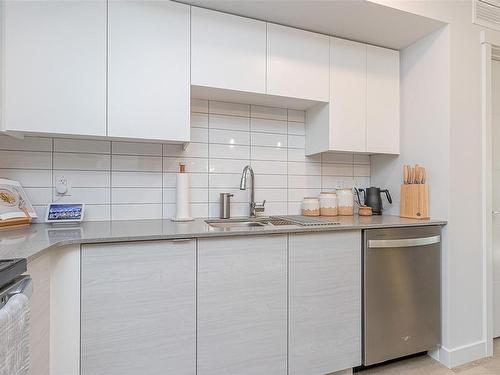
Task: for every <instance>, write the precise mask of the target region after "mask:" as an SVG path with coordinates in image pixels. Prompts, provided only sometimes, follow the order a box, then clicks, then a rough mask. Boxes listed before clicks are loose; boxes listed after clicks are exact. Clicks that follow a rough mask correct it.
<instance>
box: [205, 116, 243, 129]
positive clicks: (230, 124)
mask: <svg viewBox="0 0 500 375" xmlns="http://www.w3.org/2000/svg"><path fill="white" fill-rule="evenodd" d="M208 127H209V128H210V129H225V130H240V131H245V132H247V131H250V119H249V118H248V117H236V116H224V115H213V114H210V115H209V117H208Z"/></svg>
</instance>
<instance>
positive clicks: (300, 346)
mask: <svg viewBox="0 0 500 375" xmlns="http://www.w3.org/2000/svg"><path fill="white" fill-rule="evenodd" d="M360 364H361V233H360V231H342V232H340V231H339V232H328V233H311V234H291V235H290V240H289V370H288V371H289V372H288V373H289V374H290V375H321V374H327V373H331V372H335V371H339V370H343V369H347V368H351V367H355V366H359V365H360Z"/></svg>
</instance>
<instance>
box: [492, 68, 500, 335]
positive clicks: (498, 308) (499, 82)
mask: <svg viewBox="0 0 500 375" xmlns="http://www.w3.org/2000/svg"><path fill="white" fill-rule="evenodd" d="M492 103H493V105H492V120H493V121H492V135H493V147H492V150H493V228H492V229H493V293H494V313H493V317H494V318H493V323H494V331H493V336H494V337H499V336H500V213H499V214H496V213H497V212H500V62H497V61H493V64H492Z"/></svg>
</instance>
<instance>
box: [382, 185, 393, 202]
mask: <svg viewBox="0 0 500 375" xmlns="http://www.w3.org/2000/svg"><path fill="white" fill-rule="evenodd" d="M380 192H381V193H385V196H386V197H387V200H388V201H389V203H391V204H392V197H391V193H389V190H387V189H384V190H380Z"/></svg>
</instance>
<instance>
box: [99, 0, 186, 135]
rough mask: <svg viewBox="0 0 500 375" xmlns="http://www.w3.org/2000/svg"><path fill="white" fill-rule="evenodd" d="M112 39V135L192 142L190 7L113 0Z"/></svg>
mask: <svg viewBox="0 0 500 375" xmlns="http://www.w3.org/2000/svg"><path fill="white" fill-rule="evenodd" d="M108 38H109V39H108V43H109V44H108V69H109V70H108V95H109V96H108V135H109V136H111V137H125V138H137V139H152V140H168V141H182V142H186V141H189V137H190V135H189V131H190V129H189V127H190V125H189V122H190V68H189V66H190V42H189V39H190V9H189V6H188V5H184V4H179V3H175V2H172V1H125V0H110V1H109V4H108Z"/></svg>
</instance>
